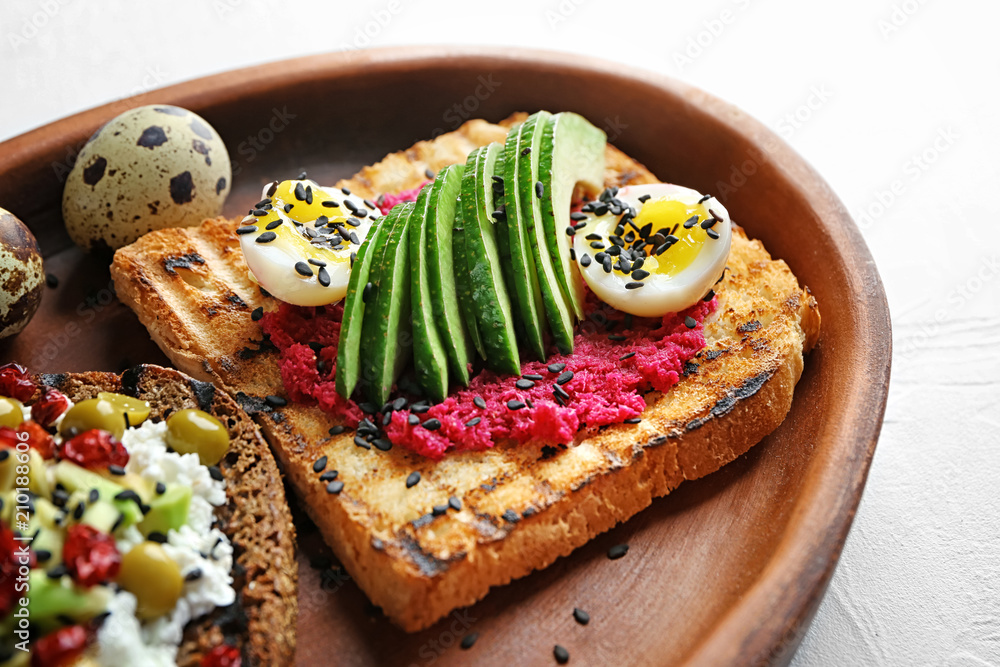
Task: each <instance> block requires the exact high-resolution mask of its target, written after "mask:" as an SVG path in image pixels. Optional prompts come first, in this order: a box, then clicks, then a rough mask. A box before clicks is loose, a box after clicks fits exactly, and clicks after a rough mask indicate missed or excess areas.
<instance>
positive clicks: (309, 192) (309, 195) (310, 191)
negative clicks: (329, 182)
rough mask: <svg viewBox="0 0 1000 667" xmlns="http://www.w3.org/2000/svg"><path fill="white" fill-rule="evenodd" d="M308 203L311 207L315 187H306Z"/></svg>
mask: <svg viewBox="0 0 1000 667" xmlns="http://www.w3.org/2000/svg"><path fill="white" fill-rule="evenodd" d="M306 203H307V204H309V205H310V206H312V203H313V187H312V186H311V185H307V186H306Z"/></svg>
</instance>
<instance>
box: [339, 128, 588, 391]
mask: <svg viewBox="0 0 1000 667" xmlns="http://www.w3.org/2000/svg"><path fill="white" fill-rule="evenodd" d="M606 141H607V137H606V136H605V134H604V132H602V131H601V130H599V129H598V128H596V127H594V126H593V125H592V124H590V123H589V122H588V121H587V120H586V119H585V118H583V117H582V116H579V115H577V114H574V113H569V112H564V113H558V114H551V113H549V112H547V111H540V112H538V113H536V114H533V115H531V116H529V117H528V118H527V119H526V120H525V121H524V122H523V123H521V124H519V125H517V126H515V127H514V128H512V129H511V130H510V132H509V134H508V136H507V139H506V141H505V142H504V143H503V144H500V143H493V144H489V145H486V146H482V147H479V148H477V149H475V150H474V151H472V153H471V154H470V155H469V156H468V159H467V161H466V163H465V164H464V165H451V166H448V167H445V168H444V169H442V170H441V171H440V172H439V173H438V174H437V176H436V177H435V178H434V180H432V181H430V182H429V183H427V184H425V185H424V187H423V188H422V189H421V190H420V194H419V196H418V197H417V200H416V202H407V203H402V204H398V205H397V206H396V207H394V208H393V209H392V210H391V211H390V212H389V214H388V215H387V216H385V218H383V219H382V220H381V221H380V222H379V223H378V224H377V226H376V227H375V228H374V229H373V231H372V232H371V233H370V234H369V235H368V238H367V239H366V240H365V242H364V243H363V245H362V246H361V248H360V250H359V252H358V257H357V261H355V262H354V265H353V267H352V268H351V276H350V281H349V284H348V289H347V295H346V297H345V299H344V316H343V324H342V329H341V336H340V343H339V349H338V352H337V369H336V378H335V380H336V387H337V391H338V393H340V394H341V395H342V396H344V397H350V396H352V395H353V394H354V393H355V390H357V391H359V392H360V393H361V394H362V396H363V397H364V399H365V400H366V401H369V402H371V403H372V404H374V405H382V404H384V403H385V402H386V401H387V400H388V398H389V395H390V392H391V390H392V387H393V385H394V384H395V383H396V381H397V380H398V379H399V378H400V375H401V373H402V372H403V370H404V369H405V368H406V367H407V366H409V365H410V362H411V361H412V366H413V371H414V377H415V380H416V382H417V384H418V385H419V387H420V389H421V390H422V392H423V393H424V395H425V396H426V397H427V398H430V399H433V400H435V401H442V400H444V398H445V397H446V396H447V395H448V389H449V387H450V386H451V385H453V384H459V385H467V384H468V383H469V378H470V366H471V365H473V364H475V363H476V362H477V361H478V362H481V363H482V364H483V365H485V367H487V368H489V369H491V370H493V371H496V372H498V373H508V374H517V373H519V372H520V367H521V358H522V356H523V357H526V358H535V359H544V358H545V357H546V354H547V351H548V350H551V349H553V346H554V348H555V349H557V350H558V351H559V352H562V353H569V352H572V351H573V326H574V324H575V323H576V322H577V321H578V320H579V319H580V318H582V317H583V289H582V281H581V278H580V276H579V273H578V271H577V270H576V268H575V263H574V262H573V261H572V259H571V250H570V246H569V243H568V241H567V239H566V236H565V234H562V233H559V232H560V231H561V230H564V229H565V228H566V227H567V226H569V224H570V219H569V213H570V204H571V199H572V196H573V192H574V190H575V189H576V188H577V186H579V185H583V187H584V188H586V189H587V190H589V191H592V192H598V191H599V190H600V189H601V187H602V181H603V174H604V150H605V144H606Z"/></svg>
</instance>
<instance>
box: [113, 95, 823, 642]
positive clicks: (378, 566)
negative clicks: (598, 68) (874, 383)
mask: <svg viewBox="0 0 1000 667" xmlns="http://www.w3.org/2000/svg"><path fill="white" fill-rule="evenodd" d="M523 118H524V115H517V116H514V117H512V118H510V119H508V120H507V121H505V122H504V123H503V124H501V125H490V124H489V123H486V122H485V121H481V120H477V121H470V122H468V123H466V124H465V125H463V126H462V127H461V128H459V129H458V130H457V131H455V132H453V133H449V134H445V135H442V136H441V137H438V138H437V139H436V140H434V141H432V142H420V143H418V144H416V145H415V146H413V147H412V148H410V149H409V150H406V151H402V152H400V153H396V154H394V155H391V156H389V157H387V158H386V159H385V160H383V161H382V162H380V163H378V164H377V165H374V166H372V167H366V168H365V169H363V170H362V171H361V172H359V173H358V175H356V176H355V177H354V178H352V179H349V180H346V181H342V182H341V183H338V184H337V186H338V187H348V188H350V189H351V190H352V191H353V192H354V193H355V194H359V195H361V196H363V197H368V198H373V197H375V196H377V195H378V194H379V193H381V192H396V191H399V190H403V189H409V188H413V187H416V186H418V185H420V183H422V182H423V181H424V180H425V178H426V177H425V176H424V172H425V170H426V169H428V168H429V169H432V170H434V171H437V170H439V169H440V168H442V167H444V166H445V165H447V164H455V163H461V162H464V160H465V157H466V155H467V153H468V152H469V151H470V150H471V149H473V148H475V147H476V146H478V145H482V144H485V143H489V142H491V141H502V140H503V138H504V136H505V135H506V132H507V127H508V126H509V125H510V124H511V123H512V122H515V121H518V120H521V119H523ZM605 181H606V185H616V186H622V185H628V184H636V183H650V182H655V181H656V179H655V177H654V176H653V175H652V174H651V173H650V172H649V171H648V170H647V169H646V168H645V167H643V166H642V165H641V164H639V163H638V162H636V161H634V160H632V159H631V158H629V157H628V156H626V155H624V154H623V153H621V152H620V151H618V150H616V149H615V148H614V147H611V146H609V147H608V150H607V171H606V178H605ZM236 226H237V224H236V222H235V221H227V220H224V219H217V220H210V221H206V222H205V223H204V224H203V225H202V226H200V227H196V228H187V229H174V230H163V231H159V232H154V233H151V234H148V235H146V236H145V237H143V238H142V239H140V240H139V241H137V242H136V243H134V244H132V245H131V246H127V247H125V248H122V249H121V250H119V251H118V253H117V254H116V255H115V260H114V264H113V265H112V276H113V277H114V280H115V286H116V289H117V292H118V295H119V298H121V299H122V301H123V302H124V303H126V304H128V305H129V306H130V307H131V308H132V309H133V310H134V311H135V312H136V313H137V314H138V316H139V319H140V320H141V321H142V322H143V323H144V324H145V325H146V326H147V328H148V329H149V331H150V334H151V335H152V337H153V339H154V340H155V341H156V342H157V343H158V344H159V345H160V347H161V348H162V349H163V351H164V352H165V353H166V354H167V356H168V357H170V359H171V360H172V361H173V362H174V363H176V364H177V365H178V366H179V367H180V368H182V369H183V370H185V371H187V372H189V373H191V374H192V375H194V376H196V377H202V378H212V379H214V380H216V381H217V382H219V383H220V384H221V385H222V386H224V387H226V388H227V389H228V390H229V391H230V392H232V393H233V394H234V395H235V396H236V397H237V400H240V401H241V403H242V405H243V406H244V408H245V409H247V411H248V412H250V413H251V414H253V416H254V418H255V419H256V420H257V421H258V423H259V424H260V425H261V429H262V430H263V432H264V434H265V437H267V439H268V441H269V442H270V443H271V446H272V447H273V448H274V450H275V453H276V455H277V456H278V458H279V459H280V460H281V462H282V465H283V468H284V470H285V471H286V474H287V475H288V478H289V480H290V482H291V483H292V486H293V487H294V488H295V490H296V492H297V493H298V494H299V496H300V497H301V498H302V500H303V501H304V505H305V507H306V509H307V511H308V512H309V514H310V516H311V517H312V519H313V520H314V521H315V522H316V525H317V526H318V527H319V529H320V531H321V532H322V534H323V536H324V538H325V539H326V541H327V543H328V544H330V546H331V547H332V549H333V550H334V552H335V553H336V554H337V556H338V557H339V558H340V560H341V562H342V563H343V564H344V567H345V568H346V569H347V570H348V572H350V574H351V576H352V577H353V578H354V579H355V581H357V583H358V584H359V586H360V587H361V588H362V589H363V590H364V591H365V593H366V594H367V595H368V596H369V598H370V599H371V600H372V602H374V603H375V604H376V605H378V606H380V607H381V608H382V609H383V611H384V612H385V613H386V615H387V616H388V617H389V618H390V619H392V620H393V621H394V622H395V623H397V624H398V625H399V626H401V627H402V628H403V629H405V630H407V631H416V630H420V629H422V628H426V627H428V626H429V625H431V624H432V623H434V622H435V621H436V620H438V619H439V618H441V617H443V616H445V615H446V614H448V613H449V612H450V611H451V610H453V609H455V608H457V607H461V606H465V605H468V604H471V603H473V602H475V601H476V600H478V599H480V598H482V597H483V596H484V595H486V593H487V592H488V590H489V589H490V587H492V586H498V585H502V584H505V583H507V582H509V581H511V580H512V579H515V578H518V577H522V576H524V575H526V574H528V573H530V572H531V571H533V570H536V569H540V568H544V567H546V566H548V565H549V564H551V563H552V562H553V561H554V560H555V559H556V558H558V557H559V556H563V555H567V554H569V553H570V552H572V551H573V550H574V549H575V548H577V547H579V546H581V545H582V544H584V543H586V542H587V541H588V540H590V539H591V538H593V537H594V536H595V535H597V534H599V533H601V532H603V531H605V530H608V529H609V528H611V527H612V526H614V525H615V524H616V523H618V522H619V521H624V520H626V519H628V518H629V517H631V516H633V515H634V514H635V513H637V512H639V511H640V510H642V509H643V508H645V507H646V506H648V505H649V504H650V502H651V501H652V499H653V498H654V497H657V496H662V495H665V494H666V493H669V492H670V491H671V490H672V489H674V488H676V487H677V485H679V484H680V483H681V482H682V481H683V480H685V479H696V478H698V477H702V476H704V475H706V474H708V473H711V472H713V471H715V470H717V469H718V468H720V467H721V466H722V465H724V464H726V463H728V462H730V461H732V460H734V459H735V458H737V457H738V456H740V455H741V454H743V453H744V452H746V451H747V450H748V449H749V448H750V447H751V446H752V445H754V444H756V443H757V442H759V441H760V440H761V439H762V438H763V437H764V436H766V435H767V434H768V433H770V432H771V431H772V430H774V429H775V428H777V426H778V425H779V424H780V423H781V422H782V420H783V419H784V417H785V415H786V414H787V412H788V410H789V408H790V406H791V401H792V394H793V390H794V387H795V384H796V382H797V381H798V379H799V377H800V375H801V373H802V368H803V363H804V362H803V354H804V353H805V352H807V351H808V350H809V349H811V348H812V347H813V345H814V344H815V343H816V340H817V338H818V336H819V326H820V316H819V310H818V308H817V305H816V302H815V300H814V299H813V298H812V296H811V295H810V294H809V292H808V290H807V289H803V288H802V287H800V286H799V284H798V281H797V279H796V278H795V276H794V275H793V274H792V272H791V271H790V270H789V268H788V266H787V265H785V263H784V262H782V261H780V260H777V261H776V260H773V259H772V258H771V257H770V255H769V254H768V253H767V251H766V250H765V249H764V247H763V245H762V244H760V243H759V242H758V241H752V240H749V239H748V238H747V237H746V235H745V234H744V233H743V231H742V230H741V229H739V228H736V229H734V234H733V248H732V251H731V254H730V258H729V262H728V270H727V272H726V274H725V278H724V279H723V280H722V281H721V282H720V283H719V284H718V285H717V286H716V291H717V293H718V297H719V307H718V309H717V311H716V312H715V314H714V315H712V316H710V317H709V318H708V319H707V320H706V327H705V333H706V337H707V346H706V349H705V350H704V351H703V353H702V354H701V355H700V357H699V358H698V359H696V360H695V361H696V364H694V365H692V366H691V367H689V372H688V373H687V374H686V376H685V378H684V379H683V380H682V381H681V382H680V383H679V384H678V385H677V386H675V387H674V388H673V389H672V390H671V391H669V392H667V393H666V394H662V395H661V394H659V393H652V394H649V395H648V396H647V403H648V408H647V410H646V411H645V413H644V414H643V419H642V422H641V423H639V424H635V425H619V426H613V427H610V428H607V429H605V430H603V431H599V432H595V431H590V430H585V431H582V432H581V433H579V434H578V437H577V439H576V441H575V442H574V443H573V445H572V446H570V447H568V448H561V447H560V448H551V447H548V448H546V447H543V445H542V443H528V444H525V445H521V446H509V445H500V446H498V447H496V448H494V449H492V450H489V451H484V452H466V453H462V454H455V455H449V456H448V457H446V458H445V459H444V460H443V461H440V462H434V461H430V460H428V459H424V458H422V457H419V456H417V455H415V454H412V453H410V452H407V451H405V450H403V449H402V448H399V447H395V448H393V449H392V450H390V451H389V452H380V451H378V450H377V449H372V450H364V449H361V448H359V447H357V446H355V445H354V443H353V432H351V431H347V432H345V433H343V434H341V435H338V436H333V437H331V436H330V435H328V429H329V428H330V427H331V426H333V425H334V424H336V420H335V419H333V418H331V417H330V416H328V415H326V414H324V413H322V412H321V411H320V410H319V409H318V408H316V407H311V406H304V405H295V404H289V405H288V406H286V407H282V408H280V409H276V408H273V407H272V406H270V405H268V404H267V403H266V402H265V401H264V400H263V397H264V396H267V395H269V394H277V395H281V394H282V388H281V378H280V374H279V370H278V357H277V354H276V353H275V352H274V351H273V349H272V348H270V347H269V346H268V344H267V342H266V341H262V340H261V332H260V328H259V326H258V325H257V324H256V323H255V322H253V321H252V320H251V318H250V317H249V313H250V311H251V310H252V309H254V308H257V307H262V308H264V309H272V308H275V307H276V306H277V303H276V302H275V301H274V300H273V299H271V298H270V297H265V296H262V294H261V293H260V291H259V290H258V289H257V287H256V285H255V284H254V283H253V282H252V281H251V280H250V279H249V278H248V276H247V269H246V265H245V263H244V261H243V258H242V255H241V253H240V251H239V243H238V240H237V238H236V235H235V232H234V230H235V228H236ZM185 257H186V258H189V259H190V260H191V261H188V262H187V267H186V268H177V267H178V264H177V261H178V259H179V258H185ZM320 456H326V457H327V459H328V463H327V470H338V472H339V476H338V478H337V479H338V480H340V481H342V482H344V488H343V490H342V491H341V492H340V493H339V494H336V495H331V494H330V493H328V492H327V489H326V482H323V481H320V479H319V474H317V473H316V472H314V471H313V462H314V461H315V460H316V459H317V458H319V457H320ZM414 471H418V472H420V474H421V481H420V483H419V484H417V485H416V486H414V487H413V488H410V489H407V488H406V485H405V480H406V478H407V476H409V475H410V473H412V472H414ZM452 496H455V497H456V498H458V499H459V500H460V501H461V510H459V511H455V510H449V511H448V512H446V513H445V514H443V515H439V516H434V514H433V513H432V508H433V507H435V506H440V505H443V504H447V503H448V499H449V498H450V497H452Z"/></svg>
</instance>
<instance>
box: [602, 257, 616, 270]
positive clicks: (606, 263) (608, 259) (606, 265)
mask: <svg viewBox="0 0 1000 667" xmlns="http://www.w3.org/2000/svg"><path fill="white" fill-rule="evenodd" d="M613 262H614V260H613V259H611V255H605V256H604V267H603V268H604V272H605V273H611V267H612V264H613Z"/></svg>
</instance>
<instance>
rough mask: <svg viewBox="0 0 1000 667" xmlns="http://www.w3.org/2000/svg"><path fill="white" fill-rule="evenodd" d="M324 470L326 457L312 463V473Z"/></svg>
mask: <svg viewBox="0 0 1000 667" xmlns="http://www.w3.org/2000/svg"><path fill="white" fill-rule="evenodd" d="M325 469H326V457H325V456H321V457H319V458H318V459H316V460H315V461H314V462H313V472H323V471H324V470H325Z"/></svg>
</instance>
